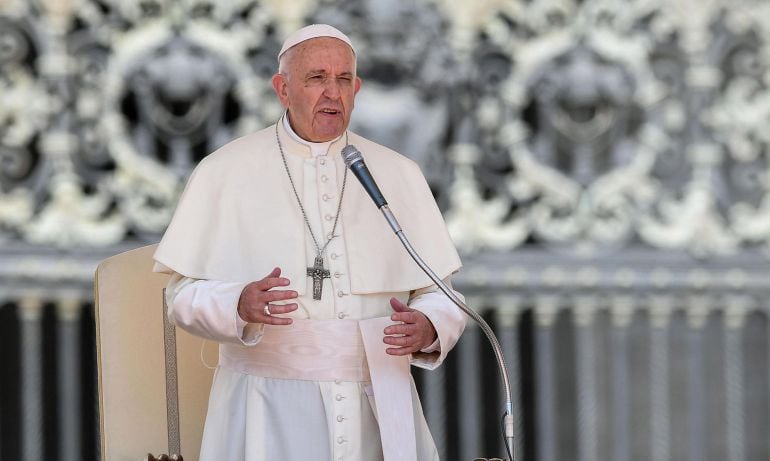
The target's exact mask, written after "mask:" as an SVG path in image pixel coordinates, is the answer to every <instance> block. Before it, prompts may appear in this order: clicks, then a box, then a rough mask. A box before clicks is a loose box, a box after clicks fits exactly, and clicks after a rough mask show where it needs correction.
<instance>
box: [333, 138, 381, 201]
mask: <svg viewBox="0 0 770 461" xmlns="http://www.w3.org/2000/svg"><path fill="white" fill-rule="evenodd" d="M342 159H343V160H344V161H345V165H347V167H348V168H350V171H352V172H353V174H354V175H356V178H358V180H359V181H360V182H361V185H362V186H364V190H365V191H366V192H367V193H368V194H369V197H371V198H372V200H374V204H375V205H377V208H382V207H383V206H386V205H387V204H388V202H386V201H385V197H383V196H382V192H380V188H379V187H377V183H376V182H374V178H373V177H372V174H371V173H370V172H369V168H367V167H366V163H364V157H363V156H362V155H361V151H359V150H358V149H357V148H356V146H354V145H352V144H348V145H347V146H345V147H343V148H342Z"/></svg>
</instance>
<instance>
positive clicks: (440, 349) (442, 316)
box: [408, 277, 468, 370]
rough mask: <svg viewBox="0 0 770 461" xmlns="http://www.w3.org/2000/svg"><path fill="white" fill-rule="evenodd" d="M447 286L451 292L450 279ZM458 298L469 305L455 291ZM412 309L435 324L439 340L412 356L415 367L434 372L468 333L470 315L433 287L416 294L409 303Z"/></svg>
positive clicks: (447, 279)
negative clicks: (466, 327)
mask: <svg viewBox="0 0 770 461" xmlns="http://www.w3.org/2000/svg"><path fill="white" fill-rule="evenodd" d="M444 283H446V284H447V286H448V287H449V288H450V289H451V288H452V283H451V281H450V280H449V277H447V278H446V279H444ZM452 291H454V293H455V294H456V295H457V297H458V298H460V299H461V300H463V302H464V301H465V298H464V297H463V295H462V294H460V293H459V292H457V291H456V290H452ZM408 305H409V307H411V308H412V309H416V310H418V311H420V312H422V313H423V314H425V316H426V317H428V320H430V321H431V323H432V324H433V327H434V328H435V329H436V335H437V336H438V339H437V340H436V341H435V342H434V343H433V344H431V345H430V346H429V347H427V348H426V349H423V350H422V351H420V352H417V353H415V354H412V358H411V364H412V365H414V366H416V367H420V368H425V369H427V370H433V369H435V368H436V367H438V366H439V365H441V363H442V362H443V361H444V359H445V358H446V356H447V354H448V353H449V351H450V350H452V348H453V347H454V346H455V344H457V340H458V339H459V338H460V335H461V334H462V333H463V330H465V323H466V321H467V319H468V318H467V315H465V313H464V312H463V311H461V310H460V308H459V307H457V306H455V304H454V303H453V302H452V301H451V300H450V299H449V298H448V297H447V296H446V295H445V294H444V293H442V292H441V291H440V290H439V288H438V287H437V286H436V285H432V286H430V287H427V288H423V289H421V290H417V291H415V292H414V293H412V296H411V297H410V298H409V302H408Z"/></svg>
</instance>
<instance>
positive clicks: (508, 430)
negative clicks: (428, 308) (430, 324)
mask: <svg viewBox="0 0 770 461" xmlns="http://www.w3.org/2000/svg"><path fill="white" fill-rule="evenodd" d="M380 211H381V212H382V214H383V215H384V216H385V220H386V221H388V224H389V225H390V228H391V229H393V232H395V233H396V236H397V237H398V239H399V240H401V243H402V244H403V245H404V248H406V251H407V252H409V255H410V256H411V257H412V259H414V262H416V263H417V265H418V266H420V269H422V270H423V272H425V274H427V275H428V277H430V279H431V280H433V283H435V284H436V286H438V287H439V289H440V290H441V291H442V292H444V294H445V295H447V297H448V298H449V299H450V300H452V302H453V303H455V305H457V307H459V308H460V310H462V311H463V312H465V314H466V315H468V317H470V318H472V319H473V320H474V321H476V323H477V324H479V326H480V327H481V330H482V331H483V332H484V334H485V335H486V336H487V339H488V340H489V342H490V344H491V345H492V349H493V350H494V352H495V358H496V359H497V366H498V368H499V371H500V378H501V379H502V383H503V389H504V392H505V414H504V415H503V437H504V440H505V448H506V450H507V451H508V453H506V456H508V457H509V459H510V460H511V461H515V460H516V453H515V451H514V445H513V399H512V397H511V384H510V382H509V380H508V368H507V367H506V365H505V359H504V358H503V349H502V347H500V342H499V341H498V340H497V337H496V336H495V333H494V332H493V331H492V328H490V326H489V324H488V323H487V322H486V320H484V318H483V317H482V316H481V315H479V314H478V312H476V311H474V310H473V309H471V308H470V307H468V306H466V305H465V303H464V302H463V301H462V300H461V299H460V298H458V297H457V295H456V294H455V293H454V291H452V290H450V289H449V287H447V286H446V284H445V283H444V281H443V280H441V279H440V278H439V277H438V276H437V275H436V273H435V272H433V270H432V269H431V268H430V267H428V265H427V264H425V261H423V260H422V258H421V257H420V255H419V254H417V252H416V251H415V249H414V247H412V244H411V243H409V240H408V239H407V238H406V235H404V231H403V230H402V229H401V226H400V225H399V224H398V221H397V220H396V217H395V216H393V212H392V211H390V208H389V207H388V205H387V203H385V204H384V205H382V206H381V207H380Z"/></svg>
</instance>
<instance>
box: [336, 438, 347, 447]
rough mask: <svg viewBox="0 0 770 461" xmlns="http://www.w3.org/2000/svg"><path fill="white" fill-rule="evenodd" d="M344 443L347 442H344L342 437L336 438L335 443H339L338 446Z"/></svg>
mask: <svg viewBox="0 0 770 461" xmlns="http://www.w3.org/2000/svg"><path fill="white" fill-rule="evenodd" d="M345 442H347V440H345V437H343V436H339V437H337V443H339V444H340V445H342V444H343V443H345Z"/></svg>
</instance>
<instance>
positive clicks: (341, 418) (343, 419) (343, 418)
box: [337, 415, 345, 423]
mask: <svg viewBox="0 0 770 461" xmlns="http://www.w3.org/2000/svg"><path fill="white" fill-rule="evenodd" d="M343 421H345V417H344V416H342V415H339V416H337V422H338V423H341V422H343Z"/></svg>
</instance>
